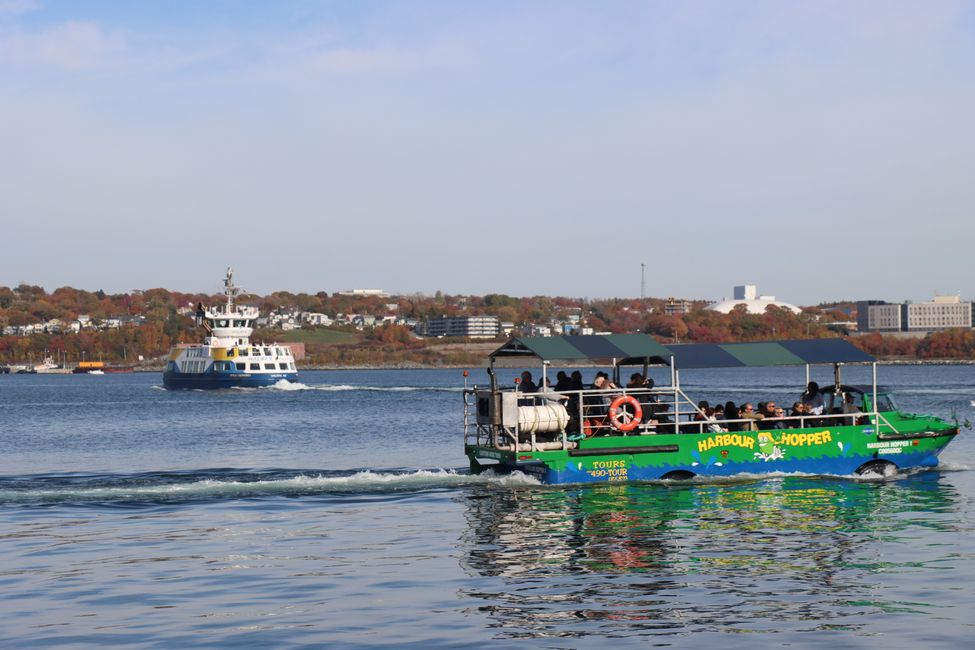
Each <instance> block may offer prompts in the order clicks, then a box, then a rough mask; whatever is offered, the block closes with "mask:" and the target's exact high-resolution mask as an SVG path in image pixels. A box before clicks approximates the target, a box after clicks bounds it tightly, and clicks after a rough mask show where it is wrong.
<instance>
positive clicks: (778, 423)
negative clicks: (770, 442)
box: [766, 407, 789, 429]
mask: <svg viewBox="0 0 975 650" xmlns="http://www.w3.org/2000/svg"><path fill="white" fill-rule="evenodd" d="M784 417H785V409H784V408H782V407H776V409H775V411H773V412H772V417H771V419H770V418H766V423H767V424H766V428H767V429H788V428H789V423H788V422H787V421H785V420H783V419H782V418H784ZM768 424H771V426H768Z"/></svg>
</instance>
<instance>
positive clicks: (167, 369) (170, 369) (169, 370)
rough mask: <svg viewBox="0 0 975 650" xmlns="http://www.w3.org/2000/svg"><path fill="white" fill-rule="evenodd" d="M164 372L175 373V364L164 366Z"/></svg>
mask: <svg viewBox="0 0 975 650" xmlns="http://www.w3.org/2000/svg"><path fill="white" fill-rule="evenodd" d="M166 372H176V362H175V361H170V362H169V363H167V364H166Z"/></svg>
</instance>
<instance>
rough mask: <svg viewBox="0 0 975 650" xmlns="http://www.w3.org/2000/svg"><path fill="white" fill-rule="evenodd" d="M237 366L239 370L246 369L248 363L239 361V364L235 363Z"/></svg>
mask: <svg viewBox="0 0 975 650" xmlns="http://www.w3.org/2000/svg"><path fill="white" fill-rule="evenodd" d="M235 367H236V368H237V370H246V369H247V364H246V363H238V364H235Z"/></svg>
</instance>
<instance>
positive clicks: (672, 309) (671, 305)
mask: <svg viewBox="0 0 975 650" xmlns="http://www.w3.org/2000/svg"><path fill="white" fill-rule="evenodd" d="M690 310H691V301H690V300H678V299H677V298H667V302H665V303H664V313H665V314H667V315H668V316H676V315H677V314H686V313H687V312H689V311H690Z"/></svg>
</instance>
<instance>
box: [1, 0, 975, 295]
mask: <svg viewBox="0 0 975 650" xmlns="http://www.w3.org/2000/svg"><path fill="white" fill-rule="evenodd" d="M973 61H975V3H971V2H949V1H945V2H939V1H934V2H924V3H921V2H894V1H885V2H869V1H861V2H846V1H843V2H841V1H828V0H824V1H821V2H774V1H769V2H730V1H717V0H715V1H712V2H694V1H687V2H600V3H593V2H580V3H573V2H529V1H525V2H481V3H475V2H469V3H459V2H405V1H404V2H324V1H320V2H314V1H305V2H297V1H296V2H285V1H282V2H244V1H239V2H178V1H167V2H149V1H144V2H117V1H116V2H107V1H106V2H81V1H75V2H49V1H45V0H0V222H2V233H3V234H2V235H0V237H2V239H0V242H2V243H0V285H16V284H18V283H20V282H22V281H23V282H28V283H31V284H40V285H43V286H45V287H46V288H48V289H49V290H51V289H54V288H56V287H58V286H64V285H70V286H76V287H81V288H86V289H98V288H102V289H105V290H106V291H125V290H129V289H133V288H148V287H158V286H162V287H167V288H170V289H178V290H187V291H196V290H216V289H217V288H218V287H219V279H220V277H221V274H222V272H223V269H224V268H225V267H226V266H227V265H233V266H234V267H235V268H236V269H237V279H238V280H239V282H240V284H241V285H242V286H244V287H245V288H246V289H248V290H252V291H256V292H268V291H271V290H275V289H289V290H293V291H312V292H313V291H320V290H324V291H329V292H331V291H336V290H342V289H348V288H352V287H381V288H383V289H386V290H387V291H392V292H397V293H400V292H415V291H422V292H426V293H433V292H435V291H437V290H443V291H445V292H448V293H473V294H484V293H492V292H503V293H509V294H513V295H534V294H552V295H556V294H557V295H570V296H588V297H606V296H638V295H639V292H640V263H641V262H644V263H646V264H647V294H648V295H652V296H681V297H688V298H708V299H720V298H721V297H722V296H729V295H730V292H731V286H732V285H734V284H742V283H753V284H757V285H758V287H759V291H760V292H762V293H770V294H775V295H776V296H777V297H779V298H780V299H783V300H787V301H789V302H793V303H796V304H814V303H816V302H819V301H824V300H833V299H842V298H887V299H914V300H922V299H925V298H928V297H930V296H931V295H932V294H933V293H935V292H941V293H956V292H960V293H961V294H962V296H963V297H965V298H972V297H975V286H973V284H975V283H973V277H975V274H973V272H972V271H973V267H975V263H973V261H972V256H971V253H970V249H971V247H972V242H973V241H975V237H973V235H975V225H973V223H975V219H973V218H972V217H973V215H972V212H973V206H975V183H973V178H975V160H973V158H975V129H973V126H975V124H973V123H975V118H973V117H972V116H973V115H975V66H973V65H972V62H973Z"/></svg>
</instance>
